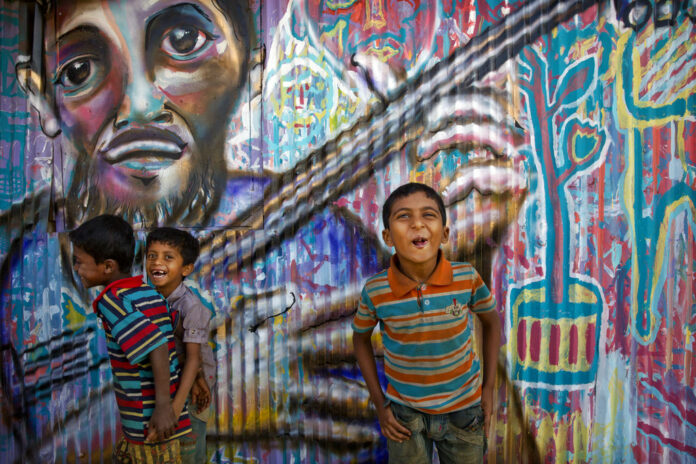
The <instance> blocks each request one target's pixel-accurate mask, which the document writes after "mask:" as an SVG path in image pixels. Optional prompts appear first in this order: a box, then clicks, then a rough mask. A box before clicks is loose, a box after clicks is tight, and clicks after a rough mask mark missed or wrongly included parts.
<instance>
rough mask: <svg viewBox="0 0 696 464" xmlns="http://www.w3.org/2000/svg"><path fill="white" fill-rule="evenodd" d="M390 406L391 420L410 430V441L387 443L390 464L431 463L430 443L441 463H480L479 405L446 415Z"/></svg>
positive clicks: (482, 448)
mask: <svg viewBox="0 0 696 464" xmlns="http://www.w3.org/2000/svg"><path fill="white" fill-rule="evenodd" d="M390 406H391V410H392V413H393V414H394V417H396V419H397V420H398V421H399V422H401V423H402V424H403V425H404V426H405V427H406V428H407V429H409V430H410V431H411V438H410V439H408V440H406V441H404V442H402V443H398V442H395V441H392V440H387V448H388V451H389V462H390V463H395V464H396V463H398V464H411V463H413V464H422V463H431V462H432V456H433V443H435V446H436V447H437V453H438V456H439V458H440V463H441V464H448V463H452V464H455V463H456V464H459V463H482V462H483V455H484V453H485V451H486V436H485V433H484V427H483V424H484V418H483V410H482V409H481V406H480V405H477V406H472V407H470V408H467V409H463V410H461V411H456V412H452V413H449V414H425V413H422V412H420V411H417V410H415V409H413V408H409V407H407V406H404V405H402V404H397V403H394V402H391V403H390Z"/></svg>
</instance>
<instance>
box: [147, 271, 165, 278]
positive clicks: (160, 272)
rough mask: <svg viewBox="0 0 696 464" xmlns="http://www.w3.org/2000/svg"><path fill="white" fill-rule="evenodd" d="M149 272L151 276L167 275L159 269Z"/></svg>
mask: <svg viewBox="0 0 696 464" xmlns="http://www.w3.org/2000/svg"><path fill="white" fill-rule="evenodd" d="M150 274H151V275H152V277H164V276H166V275H167V273H166V272H165V271H160V270H157V271H151V272H150Z"/></svg>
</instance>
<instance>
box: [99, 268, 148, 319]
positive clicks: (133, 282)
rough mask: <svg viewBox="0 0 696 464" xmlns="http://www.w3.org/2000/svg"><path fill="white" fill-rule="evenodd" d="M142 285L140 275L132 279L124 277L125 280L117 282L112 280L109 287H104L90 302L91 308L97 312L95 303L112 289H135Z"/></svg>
mask: <svg viewBox="0 0 696 464" xmlns="http://www.w3.org/2000/svg"><path fill="white" fill-rule="evenodd" d="M142 284H143V276H142V275H137V276H132V277H126V278H125V279H119V280H114V281H113V282H111V283H110V284H109V285H107V286H106V287H104V290H102V291H101V292H100V293H99V296H97V297H96V298H95V299H94V301H93V302H92V308H94V310H95V311H96V310H97V302H98V301H99V300H101V299H102V297H103V296H104V295H105V294H106V292H108V291H109V290H111V289H112V288H135V287H140V286H141V285H142Z"/></svg>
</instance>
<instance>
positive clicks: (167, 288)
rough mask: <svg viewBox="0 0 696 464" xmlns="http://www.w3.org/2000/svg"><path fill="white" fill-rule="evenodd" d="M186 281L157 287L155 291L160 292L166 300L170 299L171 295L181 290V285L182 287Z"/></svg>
mask: <svg viewBox="0 0 696 464" xmlns="http://www.w3.org/2000/svg"><path fill="white" fill-rule="evenodd" d="M183 281H184V279H179V280H176V281H174V282H171V283H170V284H169V285H163V286H161V287H158V286H155V289H156V290H157V291H158V292H160V295H162V296H163V297H165V298H169V295H171V294H172V293H174V290H176V289H177V288H179V285H181V282H183Z"/></svg>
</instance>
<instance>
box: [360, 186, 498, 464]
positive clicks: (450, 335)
mask: <svg viewBox="0 0 696 464" xmlns="http://www.w3.org/2000/svg"><path fill="white" fill-rule="evenodd" d="M382 218H383V221H384V231H383V232H382V238H383V239H384V242H385V243H386V244H387V245H388V246H390V247H391V246H393V247H394V249H395V251H396V253H395V254H394V255H393V256H392V258H391V264H390V267H389V268H388V269H387V270H386V271H383V272H381V273H379V274H377V275H376V276H373V277H371V278H370V279H368V280H367V282H366V283H365V286H364V288H363V291H362V295H361V300H360V304H359V307H358V311H357V312H356V314H355V317H354V319H353V346H354V349H355V356H356V358H357V361H358V365H359V366H360V370H361V372H362V375H363V378H364V379H365V383H366V385H367V388H368V390H369V392H370V399H371V400H372V402H373V404H374V405H375V408H376V410H377V417H378V419H379V423H380V427H381V428H382V433H383V434H384V436H385V437H386V438H387V446H388V451H389V462H393V463H399V464H408V463H414V464H415V463H419V464H420V463H426V462H431V457H432V449H433V445H435V446H436V447H437V450H438V456H439V459H440V462H441V463H443V464H447V463H452V464H454V463H462V462H466V463H471V462H483V454H484V452H485V448H486V438H485V433H486V430H487V426H488V423H489V421H490V417H491V414H492V412H493V411H492V408H493V393H494V392H493V390H494V386H495V373H496V363H497V358H498V350H499V346H500V320H499V319H498V313H497V311H496V310H495V300H494V299H493V296H492V295H491V293H490V291H489V290H488V288H487V287H486V285H485V284H484V283H483V280H482V279H481V277H480V276H479V274H478V273H477V272H476V270H475V269H474V268H473V266H471V264H469V263H466V262H461V263H455V262H452V263H450V262H449V261H447V259H445V257H444V256H443V254H442V251H441V250H440V246H441V245H443V244H445V243H447V240H448V238H449V228H448V227H447V219H446V211H445V205H444V203H443V201H442V198H441V197H440V196H439V195H438V194H437V192H435V191H434V190H433V189H432V188H430V187H428V186H426V185H423V184H418V183H410V184H406V185H402V186H401V187H399V188H397V189H396V190H395V191H394V192H392V194H391V195H390V196H389V198H387V200H386V202H385V203H384V207H383V209H382ZM473 316H476V317H477V318H478V319H479V320H480V321H481V325H482V328H483V333H482V335H483V367H484V370H483V373H482V374H483V375H481V368H480V363H479V359H478V356H477V355H476V351H475V350H474V346H473V345H474V341H473V336H472V335H473V322H474V321H473ZM377 324H379V326H380V332H381V334H382V341H383V345H384V370H385V374H386V377H387V381H388V385H387V391H386V395H385V392H383V391H382V387H381V385H380V383H379V380H378V376H377V367H376V364H375V357H374V352H373V349H372V344H371V333H372V330H373V329H374V327H375V326H376V325H377Z"/></svg>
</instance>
